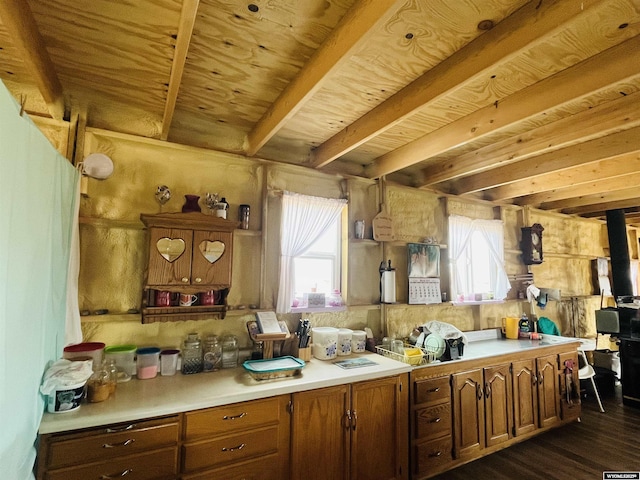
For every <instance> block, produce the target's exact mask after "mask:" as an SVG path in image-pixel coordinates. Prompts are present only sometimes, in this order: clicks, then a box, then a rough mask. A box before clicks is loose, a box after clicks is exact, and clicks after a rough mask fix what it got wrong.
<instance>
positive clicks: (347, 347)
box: [338, 328, 353, 356]
mask: <svg viewBox="0 0 640 480" xmlns="http://www.w3.org/2000/svg"><path fill="white" fill-rule="evenodd" d="M352 335H353V330H351V329H349V328H340V329H338V355H341V356H346V355H351V337H352Z"/></svg>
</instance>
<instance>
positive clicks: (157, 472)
mask: <svg viewBox="0 0 640 480" xmlns="http://www.w3.org/2000/svg"><path fill="white" fill-rule="evenodd" d="M177 473H178V447H177V446H175V447H170V448H163V449H159V450H154V451H151V452H148V453H140V454H137V455H129V456H123V457H121V458H115V459H111V460H109V461H104V462H97V463H93V464H90V465H84V466H80V467H70V468H61V469H58V470H53V471H49V472H48V473H47V476H46V478H47V480H108V479H116V478H118V479H120V478H126V479H127V480H164V479H166V480H170V479H175V478H176V475H177Z"/></svg>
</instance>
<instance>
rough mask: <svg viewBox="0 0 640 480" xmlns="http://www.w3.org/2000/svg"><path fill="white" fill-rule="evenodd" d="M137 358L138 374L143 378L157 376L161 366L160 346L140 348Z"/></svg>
mask: <svg viewBox="0 0 640 480" xmlns="http://www.w3.org/2000/svg"><path fill="white" fill-rule="evenodd" d="M136 353H137V356H138V358H137V360H136V375H138V378H139V379H141V380H146V379H148V378H155V377H156V376H157V375H158V370H159V368H160V349H159V348H158V347H144V348H139V349H138V351H137V352H136Z"/></svg>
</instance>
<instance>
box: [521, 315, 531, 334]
mask: <svg viewBox="0 0 640 480" xmlns="http://www.w3.org/2000/svg"><path fill="white" fill-rule="evenodd" d="M518 329H519V333H518V337H519V338H529V334H530V332H531V324H530V323H529V318H528V317H527V314H526V313H523V314H522V317H520V322H519V323H518Z"/></svg>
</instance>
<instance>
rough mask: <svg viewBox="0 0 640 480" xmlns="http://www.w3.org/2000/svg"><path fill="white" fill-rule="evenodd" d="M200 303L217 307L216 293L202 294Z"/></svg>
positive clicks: (211, 291) (207, 292) (213, 291)
mask: <svg viewBox="0 0 640 480" xmlns="http://www.w3.org/2000/svg"><path fill="white" fill-rule="evenodd" d="M200 303H201V304H202V305H215V304H216V291H215V290H207V291H206V292H202V293H201V294H200Z"/></svg>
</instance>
